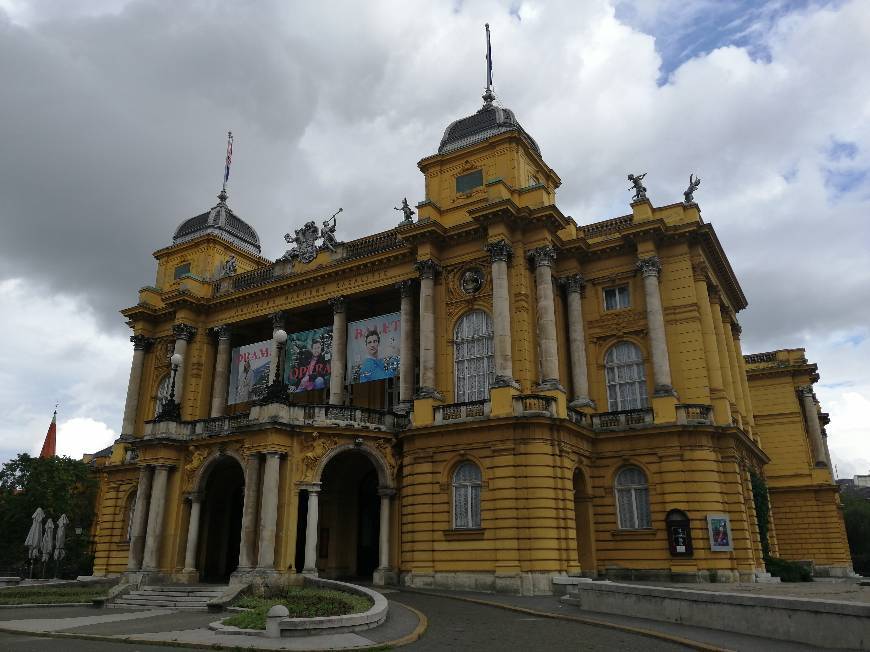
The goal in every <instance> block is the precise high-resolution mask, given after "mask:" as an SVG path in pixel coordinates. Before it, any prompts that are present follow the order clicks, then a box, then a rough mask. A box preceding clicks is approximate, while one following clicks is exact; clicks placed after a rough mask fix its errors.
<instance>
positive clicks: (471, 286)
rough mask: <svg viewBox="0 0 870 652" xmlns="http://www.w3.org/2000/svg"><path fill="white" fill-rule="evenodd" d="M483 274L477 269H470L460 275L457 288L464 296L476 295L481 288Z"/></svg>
mask: <svg viewBox="0 0 870 652" xmlns="http://www.w3.org/2000/svg"><path fill="white" fill-rule="evenodd" d="M483 280H484V277H483V272H482V271H481V270H480V269H478V268H477V267H472V268H471V269H468V270H466V271H465V272H464V273H463V274H462V278H461V279H460V280H459V287H461V288H462V291H463V292H465V294H469V295H471V294H477V293H478V292H480V290H481V289H482V288H483Z"/></svg>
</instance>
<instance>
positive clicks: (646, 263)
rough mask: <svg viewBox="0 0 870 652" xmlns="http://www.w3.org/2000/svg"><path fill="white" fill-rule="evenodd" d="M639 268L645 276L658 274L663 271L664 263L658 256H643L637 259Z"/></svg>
mask: <svg viewBox="0 0 870 652" xmlns="http://www.w3.org/2000/svg"><path fill="white" fill-rule="evenodd" d="M637 268H638V269H639V270H640V271H641V274H643V276H644V278H646V277H647V276H656V277H657V276H658V275H659V272H661V271H662V264H661V261H660V260H659V257H658V256H649V257H647V258H641V259H640V260H638V261H637Z"/></svg>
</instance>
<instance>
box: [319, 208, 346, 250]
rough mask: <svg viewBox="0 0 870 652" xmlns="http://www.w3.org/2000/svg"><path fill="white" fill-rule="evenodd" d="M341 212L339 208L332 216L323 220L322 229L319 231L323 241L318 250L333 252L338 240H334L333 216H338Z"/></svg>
mask: <svg viewBox="0 0 870 652" xmlns="http://www.w3.org/2000/svg"><path fill="white" fill-rule="evenodd" d="M342 210H344V209H342V208H339V209H338V210H337V211H335V213H333V214H332V217H330V218H328V219H325V220H323V228H322V229H320V237H321V238H322V239H323V243H322V244H321V245H320V249H329V250H330V251H335V246H336V245H337V244H338V240H336V238H335V227H336V222H335V216H336V215H338V214H339V213H340V212H341V211H342Z"/></svg>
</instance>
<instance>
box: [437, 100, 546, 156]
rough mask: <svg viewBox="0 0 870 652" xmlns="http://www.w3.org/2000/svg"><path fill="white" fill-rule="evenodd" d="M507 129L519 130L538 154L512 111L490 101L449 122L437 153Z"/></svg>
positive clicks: (460, 147) (476, 141)
mask: <svg viewBox="0 0 870 652" xmlns="http://www.w3.org/2000/svg"><path fill="white" fill-rule="evenodd" d="M508 131H516V132H519V133H521V134H522V135H524V136H525V137H526V138H528V139H529V143H530V144H531V145H532V149H534V150H535V152H537V154H538V155H539V156H540V154H541V149H540V148H539V147H538V143H536V142H535V139H534V138H532V137H531V136H530V135H529V133H528V132H527V131H526V130H525V129H523V128H522V126H521V125H520V123H519V122H518V121H517V118H516V116H515V115H514V112H513V111H511V110H510V109H504V108H502V107H500V106H496V105H495V104H493V103H492V102H491V101H490V102H486V103H485V104H484V105H483V107H482V108H481V109H480V110H479V111H478V112H477V113H475V114H473V115H470V116H468V117H467V118H462V119H461V120H456V121H455V122H452V123H450V126H448V127H447V129H445V130H444V137H443V138H441V144H440V145H439V146H438V153H439V154H446V153H448V152H453V151H456V150H457V149H462V148H463V147H468V146H470V145H475V144H477V143H479V142H482V141H484V140H486V139H487V138H492V137H493V136H496V135H498V134H503V133H506V132H508Z"/></svg>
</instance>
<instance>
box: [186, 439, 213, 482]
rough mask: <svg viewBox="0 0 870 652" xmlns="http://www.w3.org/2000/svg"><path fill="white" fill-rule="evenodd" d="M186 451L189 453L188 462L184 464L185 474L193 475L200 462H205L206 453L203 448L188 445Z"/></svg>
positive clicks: (200, 464)
mask: <svg viewBox="0 0 870 652" xmlns="http://www.w3.org/2000/svg"><path fill="white" fill-rule="evenodd" d="M187 451H188V452H189V453H190V462H188V463H187V464H185V465H184V472H185V473H186V474H187V475H194V474H195V473H196V472H197V471H198V470H199V467H201V466H202V463H203V462H205V458H206V457H207V456H208V454H207V453H206V451H205V450H203V449H201V448H196V447H195V446H188V447H187Z"/></svg>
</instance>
